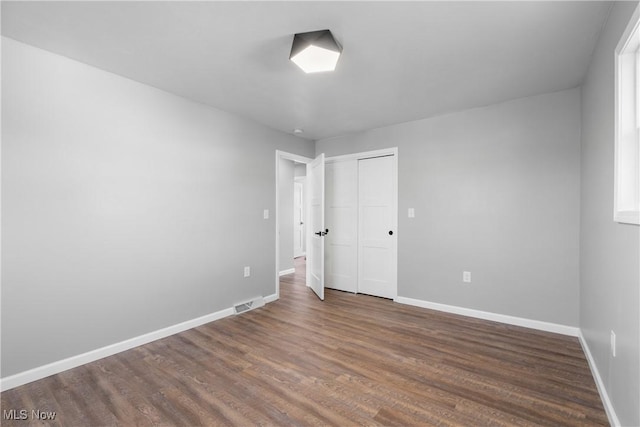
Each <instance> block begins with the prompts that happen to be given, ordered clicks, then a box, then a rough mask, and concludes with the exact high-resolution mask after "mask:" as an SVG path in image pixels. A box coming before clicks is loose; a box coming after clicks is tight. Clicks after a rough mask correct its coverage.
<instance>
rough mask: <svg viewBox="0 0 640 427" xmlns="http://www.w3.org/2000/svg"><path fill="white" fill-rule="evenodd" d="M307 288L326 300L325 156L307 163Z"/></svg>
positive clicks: (322, 155)
mask: <svg viewBox="0 0 640 427" xmlns="http://www.w3.org/2000/svg"><path fill="white" fill-rule="evenodd" d="M307 200H308V206H309V208H308V209H307V221H306V225H307V286H310V287H311V289H313V291H314V292H315V293H316V295H318V298H320V299H321V300H324V236H325V234H326V233H327V231H326V229H325V228H324V154H320V155H319V156H318V157H316V158H315V159H314V160H313V161H312V162H310V163H307Z"/></svg>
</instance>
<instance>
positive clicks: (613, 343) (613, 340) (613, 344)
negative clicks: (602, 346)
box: [611, 331, 616, 357]
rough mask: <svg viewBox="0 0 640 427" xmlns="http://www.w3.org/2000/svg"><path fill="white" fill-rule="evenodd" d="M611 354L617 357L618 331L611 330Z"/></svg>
mask: <svg viewBox="0 0 640 427" xmlns="http://www.w3.org/2000/svg"><path fill="white" fill-rule="evenodd" d="M611 355H612V356H613V357H616V333H615V332H613V331H611Z"/></svg>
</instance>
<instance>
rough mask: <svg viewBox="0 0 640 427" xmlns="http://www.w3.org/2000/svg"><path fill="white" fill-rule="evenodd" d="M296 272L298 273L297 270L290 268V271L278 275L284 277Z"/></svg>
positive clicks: (283, 271)
mask: <svg viewBox="0 0 640 427" xmlns="http://www.w3.org/2000/svg"><path fill="white" fill-rule="evenodd" d="M295 272H296V269H295V268H288V269H286V270H282V271H281V272H280V273H278V276H284V275H287V274H291V273H295Z"/></svg>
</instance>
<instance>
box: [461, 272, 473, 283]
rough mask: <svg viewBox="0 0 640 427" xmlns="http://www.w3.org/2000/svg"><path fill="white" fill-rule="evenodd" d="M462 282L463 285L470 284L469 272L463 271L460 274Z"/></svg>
mask: <svg viewBox="0 0 640 427" xmlns="http://www.w3.org/2000/svg"><path fill="white" fill-rule="evenodd" d="M462 281H463V282H464V283H471V272H470V271H463V272H462Z"/></svg>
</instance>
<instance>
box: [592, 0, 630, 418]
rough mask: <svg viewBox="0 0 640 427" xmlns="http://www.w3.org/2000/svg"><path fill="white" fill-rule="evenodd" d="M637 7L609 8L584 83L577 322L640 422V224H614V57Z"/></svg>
mask: <svg viewBox="0 0 640 427" xmlns="http://www.w3.org/2000/svg"><path fill="white" fill-rule="evenodd" d="M636 5H637V3H636V2H629V3H625V2H621V3H616V4H615V6H614V7H613V9H612V10H611V14H610V16H609V19H608V22H607V24H606V26H605V28H604V30H603V33H602V35H601V37H600V40H599V42H598V45H597V47H596V50H595V52H594V55H593V58H592V60H591V65H590V68H589V72H588V74H587V77H586V80H585V82H584V85H583V87H582V163H581V164H582V168H581V169H582V192H581V195H582V197H581V221H580V222H581V227H580V236H581V243H580V281H581V288H580V327H581V329H582V333H583V335H584V337H585V339H586V341H587V344H588V346H589V348H590V350H591V353H592V355H593V357H594V359H595V362H596V365H597V367H598V371H599V372H600V375H601V376H602V380H603V382H604V385H605V387H606V388H607V393H608V395H609V397H610V398H611V400H612V402H613V406H614V408H615V410H616V414H617V415H618V418H619V419H620V422H621V423H622V425H626V426H637V425H640V413H639V411H640V409H639V407H640V405H639V402H640V385H639V383H640V378H639V377H640V369H639V364H640V353H639V351H638V346H639V340H640V330H639V325H640V314H639V305H640V295H639V287H640V270H639V268H640V267H639V264H640V249H639V246H640V227H638V226H635V225H625V224H618V223H615V222H613V166H614V164H613V153H614V128H613V123H614V62H613V59H614V50H615V47H616V45H617V44H618V40H619V39H620V36H621V34H622V32H623V31H624V28H625V27H626V25H627V22H628V21H629V18H630V17H631V15H632V13H633V10H634V9H635V7H636ZM611 330H614V331H615V333H616V339H617V350H618V351H617V353H618V354H617V357H615V358H614V357H613V356H612V355H611V352H610V344H609V339H610V338H609V337H610V332H611Z"/></svg>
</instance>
